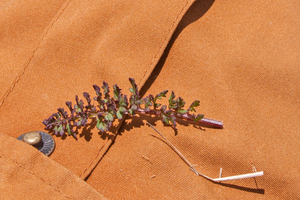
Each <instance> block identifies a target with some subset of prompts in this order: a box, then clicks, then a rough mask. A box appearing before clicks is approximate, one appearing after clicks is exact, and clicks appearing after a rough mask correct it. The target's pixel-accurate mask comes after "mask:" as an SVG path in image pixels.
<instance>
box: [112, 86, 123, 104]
mask: <svg viewBox="0 0 300 200" xmlns="http://www.w3.org/2000/svg"><path fill="white" fill-rule="evenodd" d="M113 88H114V98H115V99H117V100H119V97H120V94H121V89H120V88H119V87H118V86H117V84H116V85H114V86H113Z"/></svg>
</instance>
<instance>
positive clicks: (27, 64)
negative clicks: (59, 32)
mask: <svg viewBox="0 0 300 200" xmlns="http://www.w3.org/2000/svg"><path fill="white" fill-rule="evenodd" d="M70 1H71V0H67V1H66V2H65V3H64V4H63V5H62V7H61V8H60V9H59V11H58V12H57V14H56V16H55V17H54V19H52V20H51V22H50V24H49V25H48V27H47V28H46V29H45V30H44V33H43V36H42V38H41V40H40V41H39V42H38V44H37V45H36V47H35V48H34V50H33V52H32V55H31V56H30V58H29V59H28V61H27V62H26V63H25V65H24V67H23V69H22V70H21V72H20V74H19V75H18V76H17V77H16V79H15V80H14V82H13V83H12V86H11V87H10V89H9V90H8V91H7V92H6V94H5V95H4V96H3V98H2V100H1V101H0V107H1V106H2V105H3V103H4V102H5V100H6V99H7V98H8V96H9V95H10V93H11V92H12V91H13V89H14V88H15V86H16V84H17V83H18V82H19V80H20V78H21V76H23V74H24V73H25V70H26V69H27V67H28V66H29V64H30V62H31V61H32V59H33V57H34V55H35V52H36V51H37V50H38V49H39V47H40V45H41V43H42V42H43V40H44V38H45V37H46V35H47V34H48V32H49V30H50V29H51V28H52V27H53V25H54V24H55V22H57V20H58V18H59V17H60V16H61V14H62V13H63V12H64V11H65V10H66V8H67V7H68V5H69V4H70Z"/></svg>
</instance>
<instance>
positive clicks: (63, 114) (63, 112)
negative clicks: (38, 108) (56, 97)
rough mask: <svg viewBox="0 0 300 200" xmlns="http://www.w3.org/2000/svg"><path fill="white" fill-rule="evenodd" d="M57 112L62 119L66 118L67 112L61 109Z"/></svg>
mask: <svg viewBox="0 0 300 200" xmlns="http://www.w3.org/2000/svg"><path fill="white" fill-rule="evenodd" d="M57 110H58V112H59V113H60V115H61V116H62V117H63V118H64V119H67V118H68V112H67V111H65V110H64V109H63V108H58V109H57Z"/></svg>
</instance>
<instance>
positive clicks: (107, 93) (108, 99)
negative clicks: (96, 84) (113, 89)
mask: <svg viewBox="0 0 300 200" xmlns="http://www.w3.org/2000/svg"><path fill="white" fill-rule="evenodd" d="M102 88H103V90H104V92H103V94H104V98H105V99H106V101H110V95H109V86H108V83H106V82H105V81H103V86H102Z"/></svg>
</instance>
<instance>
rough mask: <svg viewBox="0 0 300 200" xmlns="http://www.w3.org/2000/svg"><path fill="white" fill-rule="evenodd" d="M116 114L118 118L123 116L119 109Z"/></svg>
mask: <svg viewBox="0 0 300 200" xmlns="http://www.w3.org/2000/svg"><path fill="white" fill-rule="evenodd" d="M116 115H117V118H118V119H122V118H123V112H122V111H120V110H118V111H117V113H116Z"/></svg>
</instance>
